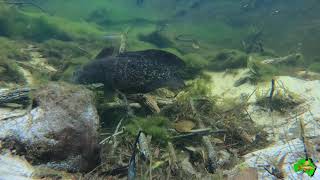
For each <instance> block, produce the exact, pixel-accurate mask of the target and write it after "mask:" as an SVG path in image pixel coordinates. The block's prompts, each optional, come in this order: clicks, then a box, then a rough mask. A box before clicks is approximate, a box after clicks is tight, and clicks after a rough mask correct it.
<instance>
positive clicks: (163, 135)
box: [126, 116, 169, 143]
mask: <svg viewBox="0 0 320 180" xmlns="http://www.w3.org/2000/svg"><path fill="white" fill-rule="evenodd" d="M168 127H169V120H168V119H167V118H166V117H161V116H149V117H146V118H143V117H136V118H134V119H132V120H130V122H129V123H128V124H127V125H126V130H127V131H128V132H129V133H130V134H131V135H132V136H136V135H137V134H138V132H139V130H142V131H143V132H145V133H146V134H147V135H150V136H152V142H160V143H165V142H166V141H167V140H168V138H169V132H168Z"/></svg>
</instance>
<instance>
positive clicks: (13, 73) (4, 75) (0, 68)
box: [0, 58, 25, 84]
mask: <svg viewBox="0 0 320 180" xmlns="http://www.w3.org/2000/svg"><path fill="white" fill-rule="evenodd" d="M1 81H4V82H9V83H17V84H21V83H24V81H25V79H24V77H23V74H22V73H21V72H20V70H19V67H18V66H17V64H16V63H15V62H14V61H13V60H9V59H3V58H0V82H1Z"/></svg>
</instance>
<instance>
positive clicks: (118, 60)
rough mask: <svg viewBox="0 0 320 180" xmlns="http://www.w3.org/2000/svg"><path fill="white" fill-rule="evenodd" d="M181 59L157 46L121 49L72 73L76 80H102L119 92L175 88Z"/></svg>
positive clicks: (90, 81)
mask: <svg viewBox="0 0 320 180" xmlns="http://www.w3.org/2000/svg"><path fill="white" fill-rule="evenodd" d="M183 68H184V62H183V61H182V60H181V59H180V58H179V57H177V56H175V55H174V54H171V53H168V52H166V51H161V50H152V49H151V50H145V51H136V52H125V53H122V54H119V55H117V56H115V57H110V56H109V57H105V58H103V59H97V60H94V61H93V62H91V63H89V64H87V65H85V66H84V67H83V68H82V69H81V70H80V71H78V72H77V73H76V76H75V79H76V82H78V83H85V84H86V83H103V84H104V85H105V87H111V88H113V89H118V90H120V91H123V92H129V93H139V92H142V93H143V92H150V91H152V90H155V89H157V88H160V87H169V88H173V89H179V88H182V87H183V86H184V82H183V80H182V79H181V78H180V77H179V71H180V72H181V70H183Z"/></svg>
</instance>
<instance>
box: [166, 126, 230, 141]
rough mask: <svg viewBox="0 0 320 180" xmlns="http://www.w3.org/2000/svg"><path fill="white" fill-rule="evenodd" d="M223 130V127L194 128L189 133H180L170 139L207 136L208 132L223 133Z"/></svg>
mask: <svg viewBox="0 0 320 180" xmlns="http://www.w3.org/2000/svg"><path fill="white" fill-rule="evenodd" d="M223 132H226V130H224V129H220V130H212V129H211V128H205V129H196V130H191V131H190V133H184V134H181V135H177V136H173V137H172V139H178V138H185V137H190V136H208V135H210V134H216V133H223Z"/></svg>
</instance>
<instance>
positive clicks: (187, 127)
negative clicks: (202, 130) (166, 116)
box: [174, 120, 196, 133]
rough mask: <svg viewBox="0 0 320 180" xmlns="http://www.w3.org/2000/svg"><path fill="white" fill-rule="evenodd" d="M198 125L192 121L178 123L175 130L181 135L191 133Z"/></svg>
mask: <svg viewBox="0 0 320 180" xmlns="http://www.w3.org/2000/svg"><path fill="white" fill-rule="evenodd" d="M195 126H196V125H195V124H194V122H192V121H184V120H183V121H178V122H176V123H175V124H174V129H175V130H176V131H178V132H181V133H183V132H184V133H186V132H191V129H193V128H194V127H195Z"/></svg>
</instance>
